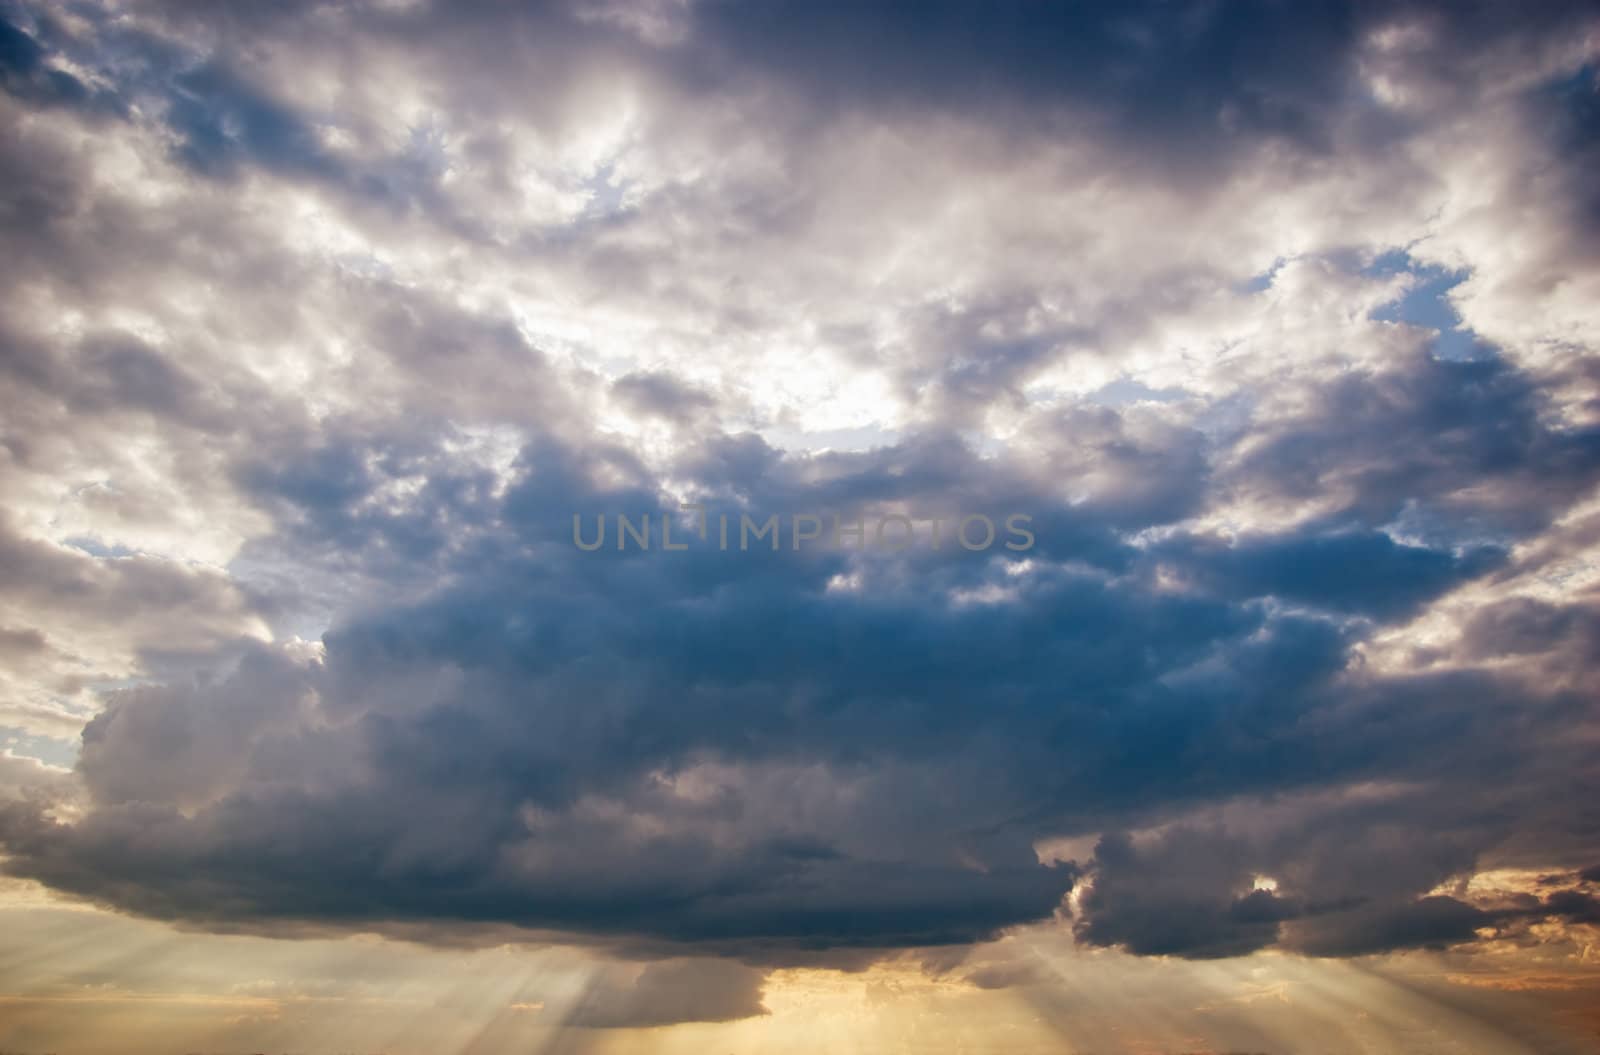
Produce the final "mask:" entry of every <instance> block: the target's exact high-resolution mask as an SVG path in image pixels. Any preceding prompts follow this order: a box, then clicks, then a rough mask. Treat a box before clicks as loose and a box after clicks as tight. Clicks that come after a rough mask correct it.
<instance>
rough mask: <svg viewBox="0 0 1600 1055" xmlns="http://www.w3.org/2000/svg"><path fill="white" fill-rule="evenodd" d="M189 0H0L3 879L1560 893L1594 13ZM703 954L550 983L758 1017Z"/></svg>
mask: <svg viewBox="0 0 1600 1055" xmlns="http://www.w3.org/2000/svg"><path fill="white" fill-rule="evenodd" d="M1158 8H1159V9H1158ZM190 14H191V13H190V12H188V11H187V10H186V8H185V7H184V6H183V5H164V4H142V3H140V4H132V5H125V6H116V7H111V8H106V9H102V8H99V7H97V6H95V5H87V4H86V5H80V6H75V7H73V8H71V9H63V10H54V9H50V8H47V7H44V6H40V7H33V6H23V7H12V8H8V9H6V11H5V22H4V24H3V29H0V87H3V88H4V94H3V95H0V186H3V187H4V190H3V191H0V231H3V233H0V237H3V238H4V241H5V245H6V246H7V249H8V252H7V253H6V254H5V260H4V262H3V263H0V276H3V288H4V294H3V295H4V311H3V313H0V318H3V319H4V322H3V323H0V327H3V331H0V406H3V408H4V416H3V425H0V458H3V459H4V473H3V474H0V495H3V497H4V506H5V509H6V513H5V516H4V519H3V520H0V669H3V674H0V678H3V680H0V690H3V695H0V730H3V731H5V732H6V734H7V736H8V737H9V740H8V742H9V746H8V747H7V749H6V754H5V755H3V756H0V761H3V763H4V764H3V766H0V787H3V788H5V789H7V790H6V793H5V795H4V797H3V798H0V843H3V846H4V850H5V854H6V856H5V858H4V862H3V864H4V868H5V869H6V870H7V871H8V872H10V873H11V874H13V875H17V876H22V877H28V878H33V879H38V880H41V881H43V882H44V883H46V884H48V885H50V886H52V887H54V888H56V889H58V890H61V891H64V892H67V893H70V894H74V895H78V896H81V897H84V898H88V899H91V900H94V901H96V902H99V903H102V904H106V905H110V906H113V907H116V908H118V909H122V910H126V911H129V912H133V913H138V914H143V915H149V916H154V917H158V918H162V919H169V920H175V921H181V922H183V923H185V924H192V925H198V926H202V927H207V928H213V929H222V930H233V929H246V930H264V931H268V932H272V931H274V930H282V931H283V932H290V931H292V930H293V929H294V928H298V927H303V926H309V927H311V928H312V929H314V930H319V931H320V930H325V929H326V930H334V931H341V930H379V931H390V932H393V933H405V934H408V935H413V936H414V935H419V934H421V935H425V936H428V937H429V938H430V940H439V941H450V940H455V938H458V937H459V936H460V935H462V934H466V933H468V932H470V931H472V930H473V929H474V928H488V929H489V930H490V931H491V932H492V933H494V934H497V935H500V934H504V933H507V932H508V931H507V930H505V928H510V929H511V930H510V931H509V932H510V933H525V934H528V935H542V936H548V935H557V936H560V937H561V938H562V939H563V940H575V941H587V942H596V943H601V944H604V945H606V946H607V947H609V948H611V949H613V950H616V951H618V952H619V953H622V954H626V955H634V956H671V955H682V954H685V953H694V954H702V953H704V954H711V953H720V954H726V955H729V956H735V957H739V958H742V959H744V960H745V961H747V962H749V963H751V964H756V965H771V964H781V963H800V962H819V961H822V962H837V963H859V962H862V961H863V958H870V957H871V956H873V955H877V954H879V953H880V952H881V951H882V950H889V949H896V948H902V947H924V946H937V945H965V944H968V943H973V942H979V941H983V940H985V939H988V938H992V937H994V936H996V935H998V934H1000V933H1002V932H1004V931H1006V930H1007V929H1008V928H1012V927H1016V926H1018V925H1023V924H1030V923H1039V922H1051V921H1055V922H1056V923H1058V924H1059V925H1060V926H1062V927H1064V928H1067V929H1069V930H1070V931H1071V933H1072V934H1073V935H1074V936H1075V938H1076V940H1077V941H1078V942H1079V943H1081V944H1086V945H1090V946H1119V947H1122V948H1124V949H1126V950H1128V951H1131V952H1134V953H1140V954H1153V955H1175V956H1185V957H1192V958H1212V957H1225V956H1232V955H1239V954H1243V953H1248V952H1251V951H1254V950H1258V949H1263V948H1271V947H1279V948H1283V949H1286V950H1291V951H1294V952H1298V953H1304V954H1307V955H1313V956H1353V955H1365V954H1370V953H1378V952H1383V951H1388V950H1395V949H1405V948H1433V947H1444V946H1449V945H1455V944H1460V943H1467V942H1476V941H1503V942H1527V941H1534V940H1542V939H1537V938H1535V937H1534V936H1533V935H1534V934H1535V932H1537V933H1538V934H1545V935H1548V934H1550V933H1554V932H1557V931H1561V930H1562V928H1565V927H1569V926H1570V927H1587V926H1593V925H1594V923H1595V920H1596V910H1595V904H1596V902H1595V888H1594V885H1593V884H1594V876H1593V874H1592V866H1593V865H1594V864H1595V861H1596V860H1600V830H1597V819H1596V817H1595V816H1594V815H1593V812H1592V810H1586V809H1584V808H1582V807H1580V806H1577V805H1575V804H1577V803H1581V802H1586V801H1590V800H1600V771H1597V769H1596V766H1595V763H1594V761H1593V751H1592V749H1591V748H1592V745H1593V742H1594V736H1595V733H1596V715H1595V710H1594V702H1593V701H1594V700H1595V699H1597V698H1600V695H1597V693H1600V681H1597V676H1596V669H1597V664H1596V659H1597V656H1600V653H1597V643H1600V594H1597V592H1596V590H1597V583H1600V577H1597V573H1596V568H1597V565H1596V556H1597V546H1600V506H1597V505H1596V504H1595V501H1594V495H1595V487H1596V483H1597V482H1600V403H1597V397H1596V378H1597V373H1596V367H1595V363H1596V359H1595V353H1596V351H1597V350H1600V315H1597V314H1596V312H1595V309H1594V308H1593V305H1594V304H1595V303H1600V258H1597V257H1596V255H1595V251H1594V247H1595V246H1596V245H1600V239H1597V237H1596V235H1597V234H1600V212H1597V211H1596V208H1595V201H1594V197H1593V191H1592V189H1591V188H1590V187H1589V185H1588V182H1587V180H1586V179H1585V173H1586V172H1588V171H1590V170H1592V168H1593V162H1594V156H1595V151H1596V142H1597V139H1596V134H1597V132H1600V121H1597V118H1596V114H1597V113H1600V109H1597V108H1600V103H1597V101H1596V100H1597V99H1600V95H1597V94H1596V93H1597V85H1600V82H1597V80H1596V61H1597V55H1600V23H1597V22H1596V20H1595V18H1594V15H1593V11H1592V9H1589V8H1586V7H1584V6H1582V5H1571V6H1565V5H1560V4H1549V5H1541V6H1540V7H1539V8H1538V10H1537V11H1535V12H1514V11H1513V10H1512V9H1511V8H1510V7H1507V6H1497V5H1491V6H1488V7H1483V8H1471V9H1468V8H1457V7H1455V6H1453V5H1425V4H1410V3H1397V4H1360V5H1349V6H1346V5H1338V4H1328V5H1314V8H1313V9H1307V8H1301V7H1284V6H1279V5H1263V6H1262V7H1261V9H1260V10H1256V9H1255V8H1254V7H1253V6H1252V5H1233V6H1224V7H1220V8H1219V7H1215V6H1213V5H1204V4H1197V5H1189V6H1183V7H1181V8H1180V9H1172V8H1170V7H1168V6H1166V5H1155V6H1152V7H1150V8H1149V9H1146V7H1145V6H1143V5H1133V6H1131V7H1122V6H1119V7H1116V8H1110V7H1105V8H1101V7H1095V6H1093V5H1090V6H1086V7H1085V6H1078V7H1072V8H1070V9H1066V8H1064V9H1061V10H1059V11H1055V10H1052V11H1049V12H1044V11H1041V10H1040V9H1039V8H1038V7H1037V6H1036V5H1000V6H999V7H983V8H978V7H973V6H969V5H935V6H934V7H932V8H930V9H928V10H926V11H919V12H917V13H916V14H915V15H912V14H911V13H910V12H908V11H907V10H904V9H901V8H898V7H895V6H893V5H890V6H880V5H867V6H861V7H856V6H841V5H815V4H796V5H783V4H774V5H755V6H750V5H732V4H721V3H710V2H703V3H702V2H697V3H670V2H669V3H643V4H637V5H622V4H613V3H609V2H606V3H582V4H576V5H569V6H550V7H540V8H538V9H537V10H530V11H527V12H519V13H517V14H515V15H512V14H509V13H508V12H507V11H506V10H505V9H504V8H503V7H501V6H500V5H478V4H470V3H469V4H451V5H438V6H437V7H435V6H432V5H428V4H385V3H372V4H301V5H288V6H287V7H285V8H276V7H274V8H256V7H246V8H237V9H230V10H228V11H227V12H221V11H214V12H209V13H208V17H206V18H205V19H199V20H197V19H194V18H192V17H190ZM687 503H699V504H700V505H701V506H703V507H704V508H705V509H706V510H708V511H709V513H710V516H711V517H712V518H713V520H712V524H713V525H715V519H714V518H715V517H716V516H717V515H718V514H719V513H728V514H732V515H734V516H737V515H738V514H739V513H741V512H745V513H749V514H751V515H752V516H756V517H758V518H759V519H764V518H765V517H766V516H768V515H771V514H776V515H779V516H780V517H783V518H788V517H791V516H793V515H795V514H810V515H816V516H818V517H819V519H821V520H822V521H823V522H824V523H831V518H832V517H833V516H835V515H836V516H838V517H840V518H841V519H842V520H843V521H845V522H846V523H850V522H853V521H855V520H856V519H857V518H864V519H866V520H867V521H868V522H869V523H872V522H875V521H877V520H878V519H881V518H883V517H885V516H890V515H906V516H911V517H914V518H917V519H918V520H919V521H920V522H926V521H927V520H929V519H931V518H945V519H946V520H948V521H950V522H951V523H953V522H954V520H955V519H959V517H960V516H961V515H963V514H967V513H984V514H987V515H991V516H993V517H995V519H997V520H1000V519H1003V518H1004V517H1005V516H1006V515H1009V514H1012V513H1020V514H1025V515H1027V516H1028V517H1031V521H1030V525H1031V530H1032V532H1033V534H1034V536H1035V539H1036V542H1035V545H1034V546H1033V547H1032V548H1031V549H1029V550H1027V551H1026V552H1015V551H1007V550H1004V549H1003V548H999V547H996V548H994V549H989V550H985V551H983V552H972V551H969V550H966V549H963V548H961V547H960V546H954V545H950V544H948V543H947V544H946V545H944V546H942V547H940V548H937V549H935V548H934V547H933V546H931V545H917V546H914V547H911V548H909V549H906V550H904V551H890V550H886V549H882V548H865V549H852V548H849V547H847V546H833V545H826V544H820V545H818V546H815V547H806V548H804V549H800V550H796V549H794V548H791V547H789V546H788V545H784V546H783V547H782V548H781V549H779V550H778V551H777V552H773V551H771V550H769V549H764V548H760V547H757V548H753V549H752V550H750V551H749V552H725V551H722V550H721V549H719V548H718V547H716V546H715V545H708V544H704V543H702V542H701V541H700V540H699V538H698V537H697V535H696V533H695V530H694V529H695V524H696V520H695V514H694V513H693V512H692V511H691V510H687V509H685V508H684V506H685V504H687ZM574 513H579V514H583V515H584V516H586V517H594V516H604V517H607V518H612V517H615V515H617V514H625V515H627V516H629V517H632V518H635V519H637V518H639V517H641V516H643V515H649V516H650V517H651V518H652V520H653V521H654V523H655V524H656V525H657V529H658V531H659V525H660V524H661V523H662V521H663V520H664V519H671V520H673V523H674V527H675V530H677V531H679V534H678V537H680V538H688V539H690V540H691V541H692V543H693V544H691V545H690V547H689V548H688V549H687V550H685V551H681V552H663V551H662V550H661V549H660V548H659V537H658V539H657V546H656V547H655V548H652V549H651V550H649V551H647V552H646V551H641V550H638V549H633V548H630V549H627V550H623V551H618V550H617V549H615V548H614V547H613V546H612V545H607V546H605V547H602V549H600V550H598V551H595V552H592V553H591V552H583V551H581V550H579V549H578V548H577V547H575V546H574V545H573V539H572V534H571V523H572V516H573V514H574ZM714 530H715V528H714V526H713V531H714ZM713 537H714V536H713ZM80 730H81V737H80ZM28 759H39V760H43V761H44V762H50V763H55V764H56V766H57V767H58V768H51V767H50V766H47V765H43V764H39V763H38V762H34V761H28ZM68 764H70V765H72V766H74V772H73V774H72V775H71V776H70V777H69V776H68V775H67V774H65V773H63V772H62V771H61V769H60V768H59V766H61V765H68ZM1506 868H1512V869H1525V870H1534V871H1542V872H1544V873H1547V874H1549V875H1550V876H1553V877H1558V878H1559V882H1552V884H1551V885H1550V886H1549V887H1548V888H1546V889H1544V890H1541V891H1538V892H1534V893H1526V894H1524V895H1521V896H1511V895H1503V894H1497V895H1495V896H1493V897H1487V896H1485V895H1483V894H1482V892H1481V890H1480V889H1478V888H1472V887H1471V885H1470V884H1471V880H1472V878H1473V877H1474V876H1475V875H1479V874H1481V873H1484V872H1487V871H1489V870H1492V869H1506ZM1584 868H1591V872H1590V873H1585V874H1580V870H1582V869H1584ZM452 936H455V937H452ZM686 962H688V963H691V964H693V963H694V962H695V961H686ZM708 962H709V963H710V966H709V967H705V968H704V971H701V970H700V968H698V967H696V968H693V969H692V970H691V968H687V967H679V966H675V965H674V964H673V963H663V964H659V965H654V966H651V967H649V968H647V969H645V972H644V974H642V975H640V976H639V977H638V978H637V979H636V980H633V981H632V982H630V983H628V984H629V985H632V987H633V988H632V989H628V988H627V986H626V985H625V986H623V989H624V990H626V993H625V995H626V999H624V998H623V997H622V996H618V997H616V998H615V999H614V1000H613V999H611V998H610V997H605V996H604V994H601V996H597V997H596V998H595V1002H594V1004H593V1006H592V1007H589V1006H586V1007H585V1009H583V1010H581V1011H580V1012H578V1014H579V1016H580V1017H584V1016H587V1017H586V1020H585V1024H593V1025H607V1024H619V1023H620V1024H646V1025H648V1024H655V1023H659V1022H663V1021H669V1020H672V1019H671V1018H670V1016H671V1014H673V1012H671V1011H669V1010H668V1008H670V1007H673V1006H676V1004H677V1003H678V1002H679V995H678V994H679V993H680V990H681V991H691V990H692V991H693V992H694V993H696V994H698V995H699V997H703V999H704V1000H705V1001H706V1004H705V1006H704V1007H703V1008H700V1009H699V1010H695V1011H693V1013H692V1014H691V1015H690V1016H689V1017H694V1018H703V1019H708V1020H720V1019H725V1018H732V1017H740V1016H743V1015H746V1014H752V1013H757V1012H758V1011H759V1009H760V1003H759V984H758V978H759V975H752V974H751V973H749V972H747V971H746V970H745V968H743V967H740V966H738V965H729V964H719V963H716V962H715V961H708ZM702 966H704V965H702ZM686 971H687V972H689V973H690V974H693V975H694V977H693V978H690V977H689V975H687V974H683V972H686ZM705 971H709V972H711V973H712V974H716V973H717V972H722V973H723V974H725V975H726V977H721V976H720V975H719V976H718V978H716V979H713V980H711V981H707V982H702V981H701V980H699V975H700V974H703V973H705ZM1002 973H1003V972H1002ZM621 991H623V990H619V992H621ZM706 993H711V994H712V995H711V996H705V994H706Z"/></svg>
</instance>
